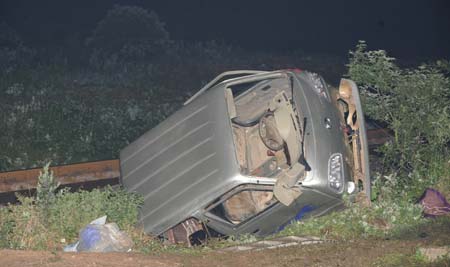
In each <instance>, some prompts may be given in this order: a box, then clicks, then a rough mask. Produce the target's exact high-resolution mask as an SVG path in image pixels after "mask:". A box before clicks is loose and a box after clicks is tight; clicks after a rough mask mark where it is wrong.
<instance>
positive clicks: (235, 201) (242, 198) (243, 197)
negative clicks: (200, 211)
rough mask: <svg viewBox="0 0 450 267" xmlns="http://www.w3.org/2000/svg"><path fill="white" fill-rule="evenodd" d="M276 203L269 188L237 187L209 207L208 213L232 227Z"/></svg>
mask: <svg viewBox="0 0 450 267" xmlns="http://www.w3.org/2000/svg"><path fill="white" fill-rule="evenodd" d="M276 202H277V200H276V198H275V197H274V196H273V192H272V188H271V187H270V186H263V185H261V186H239V187H238V188H235V189H234V190H232V191H231V192H229V193H227V194H225V195H224V196H223V197H222V198H220V199H219V200H217V201H216V202H214V203H213V204H212V205H211V206H210V207H209V212H210V213H211V214H213V215H215V216H218V217H219V218H221V219H222V220H225V221H227V222H230V223H232V224H234V225H237V224H240V223H242V222H244V221H246V220H248V219H250V218H253V217H254V216H256V215H258V214H260V213H261V212H263V211H265V210H267V209H268V208H270V207H272V206H273V205H274V204H275V203H276Z"/></svg>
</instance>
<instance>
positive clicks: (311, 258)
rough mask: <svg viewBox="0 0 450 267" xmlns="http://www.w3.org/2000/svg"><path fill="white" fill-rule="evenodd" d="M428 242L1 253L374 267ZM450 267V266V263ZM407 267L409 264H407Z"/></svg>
mask: <svg viewBox="0 0 450 267" xmlns="http://www.w3.org/2000/svg"><path fill="white" fill-rule="evenodd" d="M429 243H430V242H429V241H427V240H403V241H400V240H359V241H353V242H336V243H324V244H316V245H304V246H296V247H287V248H279V249H270V250H264V251H258V252H245V251H244V252H208V253H202V254H198V255H184V254H168V253H162V254H160V255H157V256H154V255H152V256H150V255H143V254H138V253H104V254H99V253H63V252H46V251H17V250H2V251H0V266H5V267H6V266H7V267H19V266H20V267H25V266H26V267H28V266H62V267H69V266H83V267H91V266H95V267H99V266H105V267H106V266H108V267H115V266H123V267H131V266H148V267H153V266H155V267H163V266H200V267H202V266H349V267H350V266H355V267H356V266H358V267H360V266H373V263H374V262H375V261H377V260H378V259H380V257H383V256H386V255H389V254H391V255H394V254H404V255H414V254H415V253H416V249H417V247H419V246H426V245H429ZM449 264H450V263H449ZM405 266H406V265H405ZM447 266H450V265H447Z"/></svg>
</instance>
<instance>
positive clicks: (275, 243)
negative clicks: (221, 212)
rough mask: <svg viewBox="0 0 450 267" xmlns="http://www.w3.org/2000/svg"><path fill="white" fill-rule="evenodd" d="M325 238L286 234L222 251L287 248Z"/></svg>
mask: <svg viewBox="0 0 450 267" xmlns="http://www.w3.org/2000/svg"><path fill="white" fill-rule="evenodd" d="M323 242H324V240H322V239H320V238H318V237H315V236H284V237H279V238H275V239H271V240H261V241H257V242H253V243H249V244H244V245H238V246H232V247H227V248H224V249H222V250H220V251H247V250H252V251H260V250H265V249H274V248H285V247H291V246H299V245H310V244H320V243H323Z"/></svg>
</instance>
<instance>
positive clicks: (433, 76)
mask: <svg viewBox="0 0 450 267" xmlns="http://www.w3.org/2000/svg"><path fill="white" fill-rule="evenodd" d="M446 62H447V61H439V62H437V63H436V64H428V65H425V64H424V65H420V66H419V67H417V68H414V69H402V68H400V67H398V66H397V65H396V64H395V59H394V58H391V57H389V56H388V55H387V54H386V52H385V51H383V50H378V51H366V44H365V43H364V42H360V43H359V44H358V45H357V47H356V50H355V51H353V52H351V53H350V64H349V65H348V67H349V71H348V75H349V76H350V78H351V79H353V80H354V81H355V82H356V83H357V84H358V86H359V87H360V89H361V93H362V96H363V97H362V99H363V105H364V109H365V112H366V115H368V116H369V117H371V118H372V119H375V120H378V121H382V122H384V123H386V124H387V126H388V127H389V128H390V129H392V130H393V132H394V140H393V142H390V143H387V144H385V145H384V146H382V147H381V148H380V151H381V152H382V153H383V162H384V165H385V170H386V173H387V174H388V175H389V177H391V178H392V179H383V178H382V180H383V181H384V182H385V183H389V186H390V187H391V189H393V192H391V193H394V194H395V195H396V196H397V197H401V196H405V197H407V198H409V199H411V200H413V199H417V197H419V196H420V194H421V193H422V192H423V190H424V189H425V188H426V187H428V186H434V185H436V184H438V183H439V181H440V179H448V175H449V172H448V171H447V170H448V168H447V167H448V162H449V160H450V153H449V152H450V150H449V142H450V80H449V78H448V77H447V76H446V71H448V66H447V65H446ZM381 183H383V182H381ZM448 190H449V189H448V188H447V189H446V191H448ZM405 192H406V193H407V194H406V195H405Z"/></svg>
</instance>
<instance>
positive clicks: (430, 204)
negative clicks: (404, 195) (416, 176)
mask: <svg viewBox="0 0 450 267" xmlns="http://www.w3.org/2000/svg"><path fill="white" fill-rule="evenodd" d="M419 203H420V204H421V205H422V206H423V213H424V215H425V217H436V216H442V215H450V204H449V203H448V202H447V200H446V199H445V197H444V196H443V195H442V194H441V192H439V191H437V190H436V189H432V188H428V189H427V190H425V193H423V195H422V197H421V198H420V200H419Z"/></svg>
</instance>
